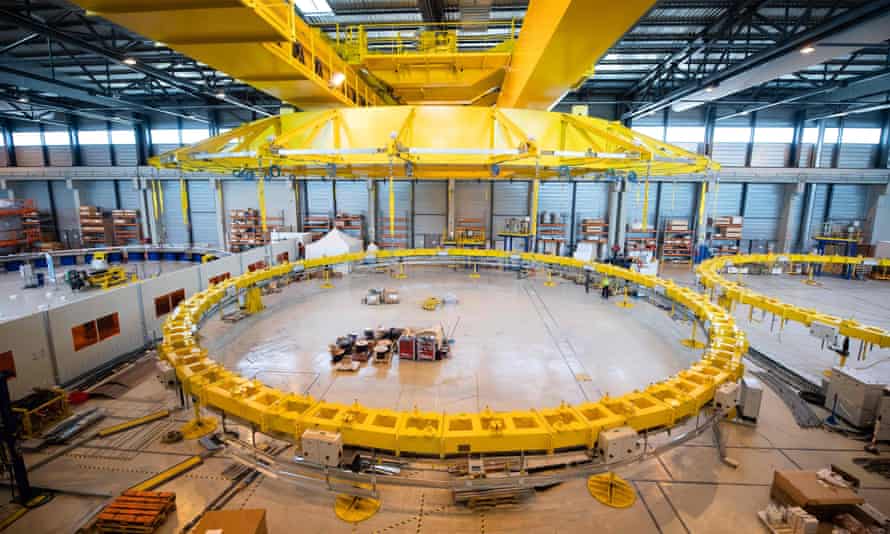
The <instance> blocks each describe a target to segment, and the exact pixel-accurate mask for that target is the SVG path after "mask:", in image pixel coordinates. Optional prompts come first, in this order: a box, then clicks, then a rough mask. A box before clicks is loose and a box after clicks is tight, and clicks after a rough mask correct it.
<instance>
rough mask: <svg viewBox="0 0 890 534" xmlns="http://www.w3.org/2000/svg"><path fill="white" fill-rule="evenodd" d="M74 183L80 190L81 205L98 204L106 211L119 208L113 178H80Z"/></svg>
mask: <svg viewBox="0 0 890 534" xmlns="http://www.w3.org/2000/svg"><path fill="white" fill-rule="evenodd" d="M74 185H75V187H77V190H78V191H79V192H80V205H81V206H98V207H100V208H102V211H104V212H109V211H111V210H113V209H117V199H116V198H115V194H114V182H113V181H112V180H78V181H76V182H74Z"/></svg>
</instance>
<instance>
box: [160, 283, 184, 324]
mask: <svg viewBox="0 0 890 534" xmlns="http://www.w3.org/2000/svg"><path fill="white" fill-rule="evenodd" d="M183 300H185V289H177V290H176V291H174V292H172V293H167V294H166V295H161V296H160V297H155V317H163V316H165V315H167V314H168V313H170V312H171V311H173V310H174V309H176V305H177V304H179V303H180V302H182V301H183Z"/></svg>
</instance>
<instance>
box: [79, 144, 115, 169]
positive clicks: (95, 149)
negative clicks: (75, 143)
mask: <svg viewBox="0 0 890 534" xmlns="http://www.w3.org/2000/svg"><path fill="white" fill-rule="evenodd" d="M80 154H81V158H82V159H83V162H82V163H83V164H84V165H88V166H93V167H108V166H109V165H111V149H110V148H109V145H81V146H80Z"/></svg>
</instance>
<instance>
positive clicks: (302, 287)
mask: <svg viewBox="0 0 890 534" xmlns="http://www.w3.org/2000/svg"><path fill="white" fill-rule="evenodd" d="M557 280H558V282H559V285H558V286H557V287H553V288H550V287H545V286H544V285H543V277H542V276H539V277H538V278H537V279H530V280H517V279H516V275H515V274H513V273H503V272H499V271H487V272H485V274H484V276H483V277H482V278H480V279H478V280H472V279H470V278H469V277H468V275H467V272H466V271H463V270H461V271H458V272H453V271H451V270H444V269H442V268H435V267H431V268H420V267H412V268H411V269H410V274H409V278H408V279H407V280H396V279H393V278H391V277H390V276H388V275H386V274H378V273H370V274H365V273H362V274H358V273H356V274H353V275H351V276H349V277H347V278H345V279H342V280H337V281H335V285H336V287H335V289H329V290H323V289H320V288H319V282H317V281H313V282H310V283H306V284H294V285H291V286H288V287H286V288H285V289H284V290H283V291H282V293H281V294H278V295H274V296H271V297H267V298H266V299H265V300H264V302H265V304H266V306H267V309H266V311H265V312H264V313H262V314H261V315H258V316H255V317H254V318H250V319H246V320H243V321H241V322H239V323H236V324H235V325H234V326H231V325H228V324H225V323H223V322H222V321H220V320H219V319H214V320H212V321H211V322H209V323H208V324H207V325H205V326H204V328H203V329H202V336H203V340H204V346H205V347H207V348H208V349H209V350H210V353H211V357H213V358H214V359H215V360H217V361H219V362H221V363H223V364H225V365H226V366H227V367H229V368H230V369H233V370H237V371H238V372H239V373H240V374H241V375H242V376H246V377H251V378H253V377H256V378H259V379H260V380H262V381H263V382H265V383H267V384H270V385H274V386H276V387H279V388H281V389H284V390H288V391H295V392H300V393H310V394H312V395H313V396H315V397H317V398H323V399H326V400H329V401H338V402H344V403H352V401H353V400H355V399H359V400H360V401H361V402H363V403H366V404H369V405H371V406H374V407H381V408H382V407H388V408H393V407H396V408H398V409H401V410H410V409H411V408H412V407H413V406H415V405H416V406H418V407H419V408H421V409H424V410H432V411H447V412H466V411H478V410H480V409H482V408H484V407H485V406H490V407H491V408H492V409H495V410H510V409H527V408H535V407H538V408H540V407H548V406H557V405H558V404H559V403H560V401H566V402H570V403H580V402H584V401H586V400H597V399H599V398H600V397H602V396H603V395H604V394H606V393H611V394H613V395H620V394H623V393H627V392H629V391H631V390H634V389H641V388H644V387H645V386H647V385H648V384H650V383H652V382H655V381H658V380H661V379H663V378H665V377H667V376H669V375H672V374H674V373H676V372H677V371H679V370H681V369H684V368H686V367H688V366H689V365H690V364H691V363H692V362H693V361H695V360H697V359H698V358H699V357H700V352H701V351H693V350H689V349H687V348H685V347H683V346H682V345H680V343H679V340H680V339H682V338H684V337H688V335H689V333H690V329H691V325H690V323H675V322H673V321H671V319H670V317H669V316H668V314H667V313H665V312H664V311H662V310H659V309H658V308H656V307H654V306H652V305H648V304H646V303H644V302H640V303H639V304H638V305H637V306H635V307H634V308H631V309H623V308H620V307H618V306H615V305H614V304H615V302H617V299H616V298H615V297H613V298H612V299H611V300H610V301H608V302H606V301H603V300H602V299H601V298H600V296H599V294H598V293H597V292H596V291H595V290H592V291H591V293H590V294H585V293H584V289H583V286H579V285H576V284H574V283H572V282H570V281H568V280H560V279H557ZM372 287H389V288H396V289H398V291H399V296H400V298H401V303H400V304H396V305H385V306H365V305H362V304H360V301H361V298H362V296H364V295H365V294H366V292H367V290H368V288H372ZM449 293H450V294H453V295H455V296H457V298H458V299H459V303H458V304H456V305H447V306H444V307H442V308H440V309H439V310H437V311H434V312H428V311H424V310H422V309H421V306H420V304H421V302H423V300H424V299H426V298H427V297H429V296H431V295H444V294H449ZM440 324H441V325H443V327H444V329H445V331H446V332H448V335H449V337H451V338H453V339H454V340H455V343H454V345H453V347H452V357H451V358H449V359H447V360H443V361H437V362H429V361H417V362H414V361H400V360H398V359H394V360H393V361H392V362H391V363H390V364H389V365H372V364H370V363H366V364H364V365H363V367H362V369H361V370H360V371H359V372H358V373H343V372H338V371H335V370H334V369H333V365H332V364H331V362H330V356H329V355H328V349H327V347H328V344H330V343H333V342H334V341H335V340H336V338H337V336H342V335H346V334H348V333H350V332H361V331H362V329H363V328H366V327H368V328H372V327H376V326H383V327H385V328H389V327H404V326H417V327H430V326H435V325H440ZM452 332H453V333H452ZM699 335H700V336H701V334H699Z"/></svg>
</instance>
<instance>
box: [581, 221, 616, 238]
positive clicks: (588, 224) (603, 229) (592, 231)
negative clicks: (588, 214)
mask: <svg viewBox="0 0 890 534" xmlns="http://www.w3.org/2000/svg"><path fill="white" fill-rule="evenodd" d="M578 224H579V229H578V230H579V231H578V237H579V238H580V239H579V241H586V242H589V243H597V244H602V243H605V242H607V241H608V237H609V223H608V222H606V220H605V219H581V222H580V223H578Z"/></svg>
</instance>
